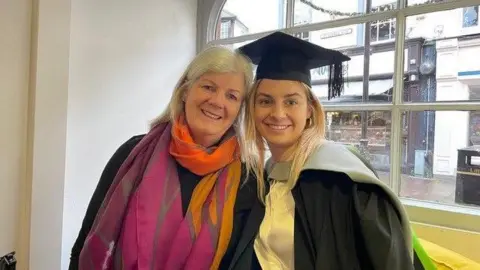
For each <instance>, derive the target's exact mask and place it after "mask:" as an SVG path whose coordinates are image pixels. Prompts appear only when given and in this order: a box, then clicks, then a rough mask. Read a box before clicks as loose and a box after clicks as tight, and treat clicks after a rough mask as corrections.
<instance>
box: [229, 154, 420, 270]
mask: <svg viewBox="0 0 480 270" xmlns="http://www.w3.org/2000/svg"><path fill="white" fill-rule="evenodd" d="M333 150H334V152H336V153H333V154H331V159H332V160H330V161H328V162H325V163H329V162H330V163H331V164H335V163H338V162H350V161H351V162H361V161H359V160H358V158H356V157H355V156H354V155H352V154H351V153H350V154H347V152H348V150H346V151H343V150H341V149H336V148H335V147H334V148H333ZM329 155H330V154H329ZM329 155H324V157H325V156H327V157H328V156H329ZM339 155H340V156H339ZM354 157H355V158H354ZM354 159H356V160H357V161H355V160H354ZM361 166H362V165H361V164H356V167H357V168H360V167H361ZM363 166H365V165H363ZM316 167H318V169H315V168H316ZM339 167H342V166H339ZM347 167H348V166H347ZM326 168H331V167H330V166H328V165H325V164H320V165H319V166H316V165H315V164H314V166H313V167H312V166H309V167H308V168H305V170H303V171H302V173H301V174H300V177H299V179H298V181H297V184H296V185H295V187H294V188H293V189H292V195H293V198H294V201H295V225H294V226H295V228H294V256H295V270H309V269H312V270H314V269H318V270H354V269H362V270H409V269H414V267H413V260H412V247H411V245H410V243H411V239H409V237H411V234H410V231H409V224H406V223H408V219H407V218H406V216H405V212H404V210H403V209H402V208H401V206H399V201H398V199H396V198H395V196H392V194H391V193H389V192H388V191H387V190H386V189H385V187H384V186H381V185H378V184H375V182H372V183H368V181H357V180H354V179H352V178H351V176H350V175H358V176H359V177H360V178H362V177H363V176H362V175H363V174H362V173H365V174H364V175H367V174H368V170H369V169H368V168H367V167H366V166H365V171H364V172H358V171H346V170H344V169H341V168H340V169H338V170H333V169H334V168H332V170H328V169H326ZM361 170H363V169H361ZM370 173H371V172H370ZM362 179H364V178H362ZM267 183H268V182H267ZM264 213H265V207H264V206H263V204H262V203H261V202H260V201H259V200H257V202H256V204H255V206H254V208H253V209H252V212H251V214H250V217H249V219H248V221H247V224H246V226H245V229H244V232H243V235H242V239H241V240H240V242H239V244H238V247H237V250H236V252H235V255H234V257H233V260H232V263H231V265H230V267H229V269H232V270H249V269H261V267H260V265H259V263H258V260H257V258H256V255H255V250H254V241H255V237H256V236H257V233H258V230H259V227H260V224H261V222H262V219H263V216H264Z"/></svg>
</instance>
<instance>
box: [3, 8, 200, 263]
mask: <svg viewBox="0 0 480 270" xmlns="http://www.w3.org/2000/svg"><path fill="white" fill-rule="evenodd" d="M196 9H197V2H196V0H183V1H176V0H137V1H126V0H120V1H119V0H116V1H113V0H104V1H93V0H42V1H37V0H34V1H29V0H5V1H0V36H1V38H0V126H1V130H0V255H2V254H4V253H7V252H9V251H11V250H14V249H15V250H17V251H18V259H19V267H18V269H19V270H24V269H25V270H27V269H28V270H37V269H38V270H44V269H45V270H51V269H55V270H56V269H67V265H68V258H69V253H70V249H71V247H72V244H73V241H74V239H75V238H76V236H77V233H78V230H79V227H80V224H81V220H82V218H83V216H84V212H85V209H86V206H87V203H88V201H89V199H90V197H91V194H92V192H93V189H94V188H95V186H96V184H97V182H98V178H99V176H100V173H101V171H102V169H103V166H104V165H105V163H106V162H107V160H108V158H109V157H110V156H111V155H112V154H113V151H114V150H115V149H116V148H117V147H118V146H119V145H120V144H121V143H122V142H123V141H125V140H126V139H128V138H129V137H130V136H133V135H135V134H139V133H142V132H145V131H146V130H147V123H148V121H149V120H150V119H151V118H153V117H154V116H156V115H158V114H159V113H160V112H161V111H162V110H163V109H164V107H165V105H166V102H167V100H168V98H169V97H170V95H171V91H172V88H173V86H174V84H175V83H176V80H177V79H178V77H179V76H180V73H181V72H182V71H183V69H184V68H185V66H186V65H187V63H188V62H189V60H190V59H191V58H192V57H193V55H194V53H195V45H196V43H195V37H196ZM31 20H32V21H33V23H31ZM30 39H32V40H30ZM30 71H31V74H29V73H30ZM29 101H31V102H29ZM29 104H31V105H30V106H29ZM17 236H19V237H17Z"/></svg>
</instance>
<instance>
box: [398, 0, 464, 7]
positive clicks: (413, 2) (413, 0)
mask: <svg viewBox="0 0 480 270" xmlns="http://www.w3.org/2000/svg"><path fill="white" fill-rule="evenodd" d="M453 1H455V0H407V6H418V5H425V4H434V3H443V2H453Z"/></svg>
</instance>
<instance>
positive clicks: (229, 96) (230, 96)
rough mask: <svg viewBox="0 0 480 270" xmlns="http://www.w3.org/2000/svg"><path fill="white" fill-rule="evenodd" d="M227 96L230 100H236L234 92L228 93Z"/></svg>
mask: <svg viewBox="0 0 480 270" xmlns="http://www.w3.org/2000/svg"><path fill="white" fill-rule="evenodd" d="M228 98H229V99H231V100H235V101H237V100H238V97H237V96H235V95H234V94H229V95H228Z"/></svg>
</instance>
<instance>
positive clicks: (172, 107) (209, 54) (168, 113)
mask: <svg viewBox="0 0 480 270" xmlns="http://www.w3.org/2000/svg"><path fill="white" fill-rule="evenodd" d="M209 72H213V73H228V72H241V73H242V74H243V75H244V78H245V97H247V96H248V92H249V91H250V89H251V85H252V82H253V67H252V63H251V62H250V60H249V59H248V58H246V57H245V56H243V55H242V54H240V53H238V52H235V51H233V50H231V49H229V48H227V47H223V46H214V47H209V48H207V49H205V50H204V51H202V52H200V53H199V54H198V55H197V56H195V58H194V59H193V60H192V61H191V62H190V64H189V65H188V66H187V68H186V69H185V71H184V72H183V74H182V76H181V77H180V79H179V80H178V82H177V84H176V86H175V88H174V90H173V93H172V97H171V99H170V102H169V103H168V106H167V108H166V109H165V110H164V111H163V113H162V114H160V115H159V116H158V117H156V118H155V119H154V120H153V121H152V122H151V124H150V129H151V128H153V127H155V126H157V125H158V124H161V123H166V122H170V121H173V120H175V119H177V117H178V116H179V115H180V114H182V113H183V112H184V109H185V108H184V102H183V97H184V95H185V92H186V91H187V90H188V89H190V87H191V86H192V84H193V83H194V82H195V81H197V80H198V79H199V78H200V77H201V76H203V75H204V74H206V73H209ZM243 104H244V102H243V103H242V107H241V109H240V112H239V115H238V116H237V119H236V120H235V122H234V124H233V128H234V130H235V133H236V135H237V138H238V141H239V143H240V148H241V152H242V156H244V153H245V145H244V144H243V142H244V139H243V134H242V132H240V120H241V119H242V118H243V114H244V107H245V106H244V105H243Z"/></svg>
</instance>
